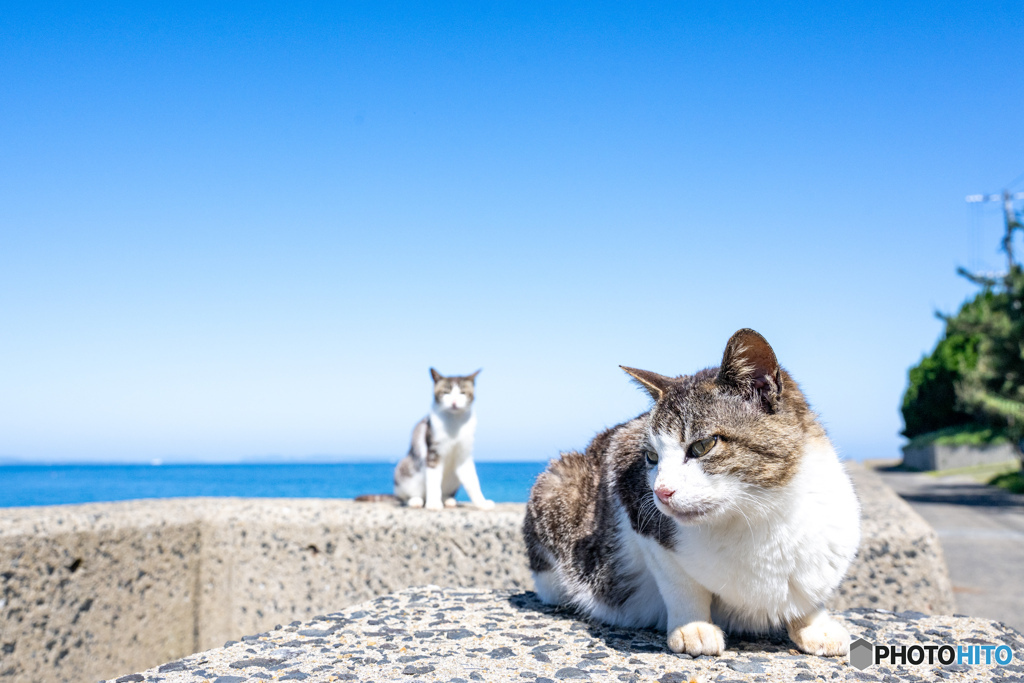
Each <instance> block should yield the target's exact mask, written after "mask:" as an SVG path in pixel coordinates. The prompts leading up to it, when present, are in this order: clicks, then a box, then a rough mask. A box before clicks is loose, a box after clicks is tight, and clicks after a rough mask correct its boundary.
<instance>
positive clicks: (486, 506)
mask: <svg viewBox="0 0 1024 683" xmlns="http://www.w3.org/2000/svg"><path fill="white" fill-rule="evenodd" d="M476 506H477V507H478V508H480V509H481V510H491V509H493V508H494V501H493V500H481V501H480V502H479V503H477V504H476Z"/></svg>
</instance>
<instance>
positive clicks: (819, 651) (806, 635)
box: [788, 616, 850, 657]
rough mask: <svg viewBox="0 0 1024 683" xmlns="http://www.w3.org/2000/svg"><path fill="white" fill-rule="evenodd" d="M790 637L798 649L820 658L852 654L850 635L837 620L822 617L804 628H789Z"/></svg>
mask: <svg viewBox="0 0 1024 683" xmlns="http://www.w3.org/2000/svg"><path fill="white" fill-rule="evenodd" d="M788 630H789V637H790V638H791V639H792V640H793V642H794V643H796V646H797V648H798V649H799V650H800V651H801V652H803V653H805V654H809V655H818V656H819V657H842V656H843V655H846V654H849V652H850V634H849V633H847V631H846V629H845V628H843V626H842V625H841V624H840V623H839V622H838V621H836V620H834V619H832V618H831V617H828V616H821V617H818V618H817V619H815V620H814V621H812V622H811V623H810V624H807V625H806V626H803V627H797V628H794V627H793V626H790V627H789V629H788Z"/></svg>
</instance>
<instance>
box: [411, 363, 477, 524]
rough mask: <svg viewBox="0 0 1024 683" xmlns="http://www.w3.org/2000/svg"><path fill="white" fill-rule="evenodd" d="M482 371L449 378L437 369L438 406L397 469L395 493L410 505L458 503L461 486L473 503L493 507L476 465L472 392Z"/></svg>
mask: <svg viewBox="0 0 1024 683" xmlns="http://www.w3.org/2000/svg"><path fill="white" fill-rule="evenodd" d="M479 373H480V371H479V370H477V371H476V372H474V373H473V374H472V375H466V376H464V377H458V376H453V377H445V376H443V375H442V374H441V373H439V372H438V371H437V370H435V369H434V368H430V376H431V377H432V378H433V379H434V405H433V407H432V408H431V410H430V414H429V415H427V416H426V417H425V418H423V419H422V420H420V421H419V422H418V423H417V424H416V427H415V428H414V429H413V431H412V444H411V445H410V446H409V454H408V455H406V456H405V457H404V458H403V459H402V460H401V462H399V463H398V466H397V467H395V496H396V497H397V498H398V499H399V500H402V501H404V502H405V503H406V504H407V505H408V506H409V507H426V508H427V509H428V510H440V509H441V508H442V507H455V493H456V492H457V491H458V490H459V486H460V485H461V486H462V487H463V488H465V489H466V494H467V495H468V496H469V499H470V501H472V502H473V504H474V505H475V506H477V507H478V508H480V509H482V510H489V509H491V508H493V507H494V502H493V501H490V500H487V499H486V498H484V494H483V493H482V492H481V491H480V480H479V479H478V478H477V475H476V465H475V464H474V463H473V434H474V432H475V431H476V416H475V415H473V391H474V389H475V381H476V376H477V375H478V374H479Z"/></svg>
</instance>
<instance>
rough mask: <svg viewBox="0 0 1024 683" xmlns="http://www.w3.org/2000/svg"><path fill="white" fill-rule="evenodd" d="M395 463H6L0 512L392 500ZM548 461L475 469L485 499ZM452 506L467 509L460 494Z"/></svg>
mask: <svg viewBox="0 0 1024 683" xmlns="http://www.w3.org/2000/svg"><path fill="white" fill-rule="evenodd" d="M394 466H395V463H394V462H388V461H380V460H377V461H364V462H351V461H346V462H294V461H289V462H281V461H271V462H251V461H250V462H160V463H159V464H156V463H152V462H150V463H145V462H114V463H111V462H105V463H103V462H100V463H95V462H70V463H69V462H63V463H44V462H18V463H13V462H9V461H8V462H5V463H4V464H3V465H2V466H0V507H24V506H35V505H74V504H81V503H101V502H115V501H120V500H139V499H152V498H183V497H194V496H213V497H248V498H355V497H356V496H359V495H364V494H381V493H391V491H392V478H391V477H392V473H393V471H394ZM546 466H547V461H513V462H508V461H506V462H498V461H487V460H484V461H479V462H477V472H478V474H479V476H480V482H481V488H482V489H483V492H484V495H485V496H487V497H488V498H489V499H491V500H493V501H495V502H498V503H522V502H526V500H527V498H528V497H529V492H530V487H531V486H532V485H533V481H534V480H535V479H536V477H537V475H538V474H540V472H542V471H543V470H544V468H545V467H546ZM456 500H460V501H463V502H466V501H468V498H467V497H466V495H465V492H464V491H462V490H461V489H460V491H459V492H458V494H457V495H456Z"/></svg>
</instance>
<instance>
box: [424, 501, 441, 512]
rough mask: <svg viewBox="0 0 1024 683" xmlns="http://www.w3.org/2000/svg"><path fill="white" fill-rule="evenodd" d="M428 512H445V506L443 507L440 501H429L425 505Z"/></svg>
mask: <svg viewBox="0 0 1024 683" xmlns="http://www.w3.org/2000/svg"><path fill="white" fill-rule="evenodd" d="M423 507H425V508H426V509H427V510H444V505H441V501H439V500H428V501H427V504H426V505H424V506H423Z"/></svg>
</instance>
